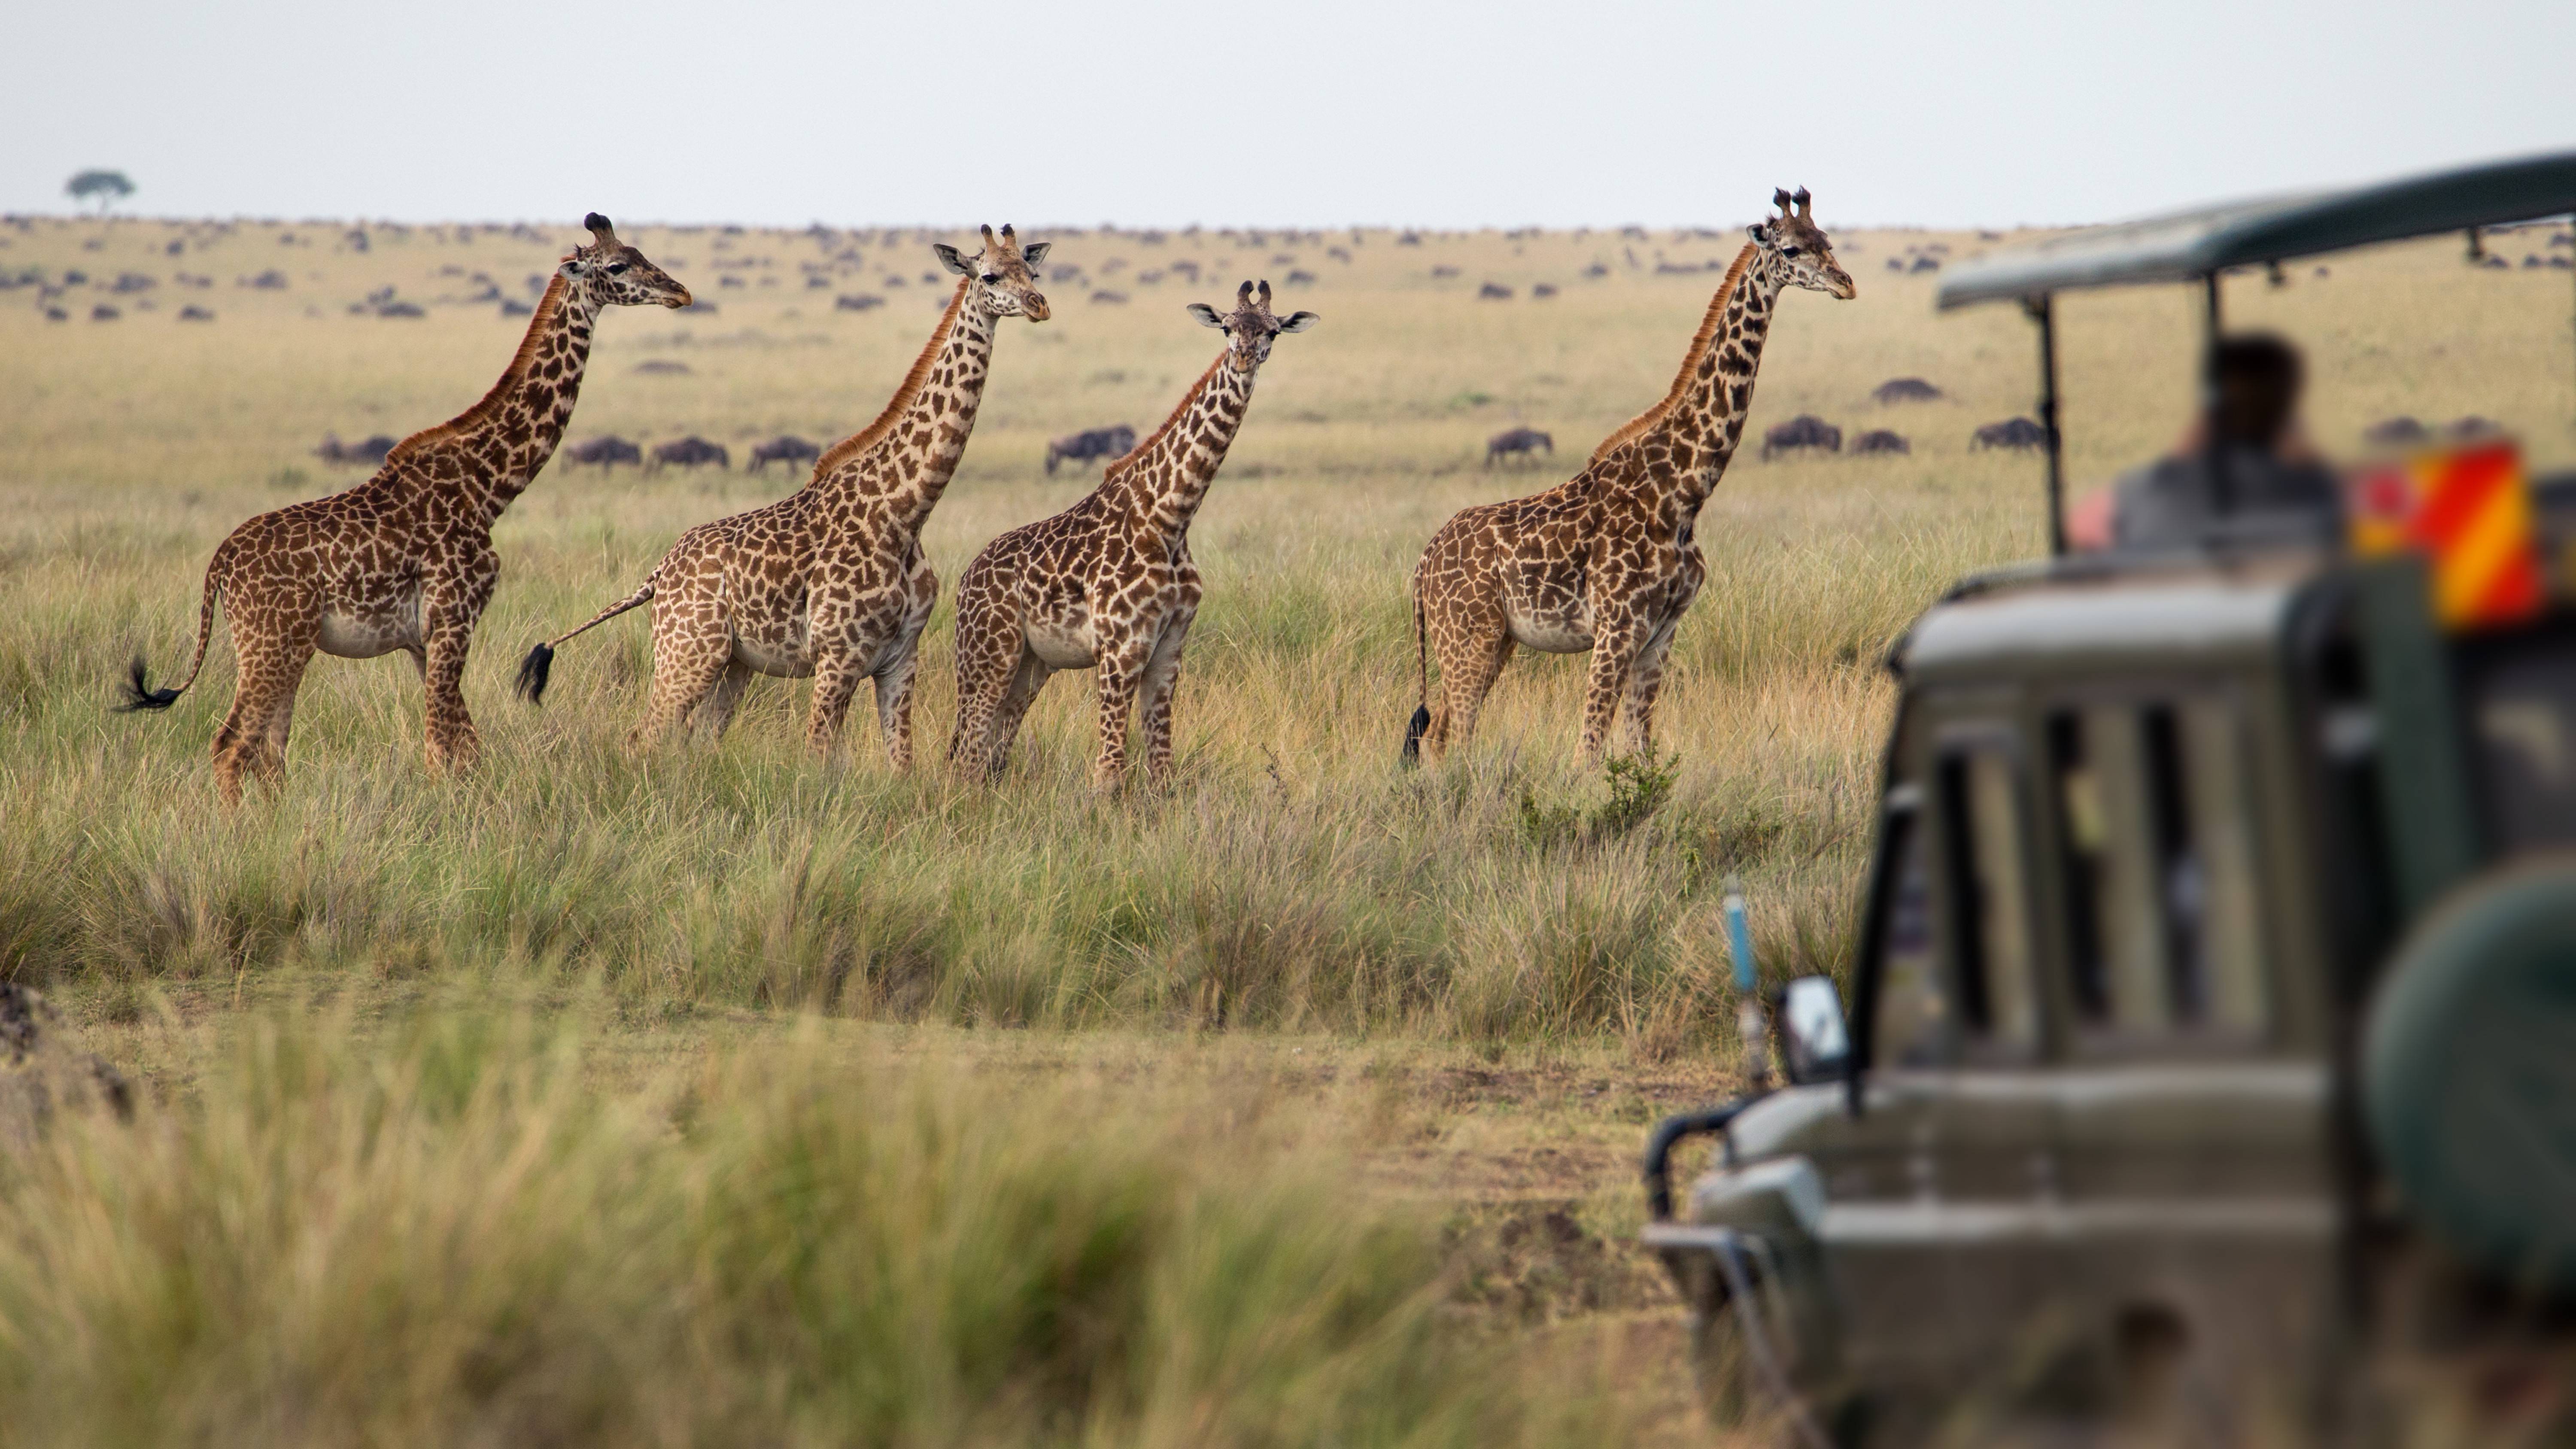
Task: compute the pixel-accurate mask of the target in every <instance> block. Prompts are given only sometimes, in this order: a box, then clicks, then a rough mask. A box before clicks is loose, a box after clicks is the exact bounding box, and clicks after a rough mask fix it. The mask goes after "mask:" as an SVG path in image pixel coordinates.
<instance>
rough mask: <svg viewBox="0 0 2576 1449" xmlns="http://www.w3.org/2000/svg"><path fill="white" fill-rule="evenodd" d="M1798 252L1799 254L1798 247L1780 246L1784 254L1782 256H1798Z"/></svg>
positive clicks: (1781, 253)
mask: <svg viewBox="0 0 2576 1449" xmlns="http://www.w3.org/2000/svg"><path fill="white" fill-rule="evenodd" d="M1797 254H1798V249H1797V248H1796V247H1782V248H1780V255H1782V256H1784V257H1794V256H1796V255H1797Z"/></svg>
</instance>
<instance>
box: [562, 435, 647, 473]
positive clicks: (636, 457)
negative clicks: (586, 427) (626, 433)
mask: <svg viewBox="0 0 2576 1449" xmlns="http://www.w3.org/2000/svg"><path fill="white" fill-rule="evenodd" d="M564 456H565V457H566V458H568V459H570V460H572V461H573V462H575V463H587V464H589V465H590V466H591V467H594V468H599V469H609V468H614V467H616V466H617V465H618V464H620V463H623V464H625V465H626V466H628V467H630V468H636V467H641V466H643V463H644V450H643V449H642V448H639V447H637V446H635V445H634V444H633V443H630V442H628V441H626V440H625V439H624V438H621V437H619V436H617V435H616V434H615V433H604V434H602V435H600V436H599V437H596V438H590V439H587V440H585V441H583V442H578V443H575V444H573V445H572V446H571V447H569V448H566V449H564Z"/></svg>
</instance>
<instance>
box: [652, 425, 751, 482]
mask: <svg viewBox="0 0 2576 1449" xmlns="http://www.w3.org/2000/svg"><path fill="white" fill-rule="evenodd" d="M709 463H713V464H715V465H716V466H717V467H718V468H730V467H732V466H733V454H731V453H728V452H726V451H725V446H724V444H722V443H710V442H708V441H707V440H706V439H704V438H701V437H699V436H698V435H697V434H695V433H691V434H689V435H688V436H687V437H685V438H675V439H673V440H672V441H670V442H667V443H662V444H658V445H656V446H655V447H654V449H653V456H652V458H651V460H650V461H648V462H647V463H645V465H644V471H645V472H647V473H654V472H659V471H660V470H662V469H663V468H666V467H670V468H698V467H703V466H705V465H706V464H709Z"/></svg>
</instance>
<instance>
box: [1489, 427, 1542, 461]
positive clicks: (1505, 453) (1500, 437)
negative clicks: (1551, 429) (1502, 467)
mask: <svg viewBox="0 0 2576 1449" xmlns="http://www.w3.org/2000/svg"><path fill="white" fill-rule="evenodd" d="M1539 452H1545V453H1546V454H1547V455H1548V456H1549V457H1551V458H1553V457H1555V456H1556V439H1554V438H1551V437H1549V436H1548V435H1547V434H1545V433H1542V432H1540V431H1539V430H1538V429H1536V428H1513V429H1511V430H1510V431H1508V432H1501V433H1496V434H1494V435H1493V436H1492V437H1490V438H1487V439H1486V440H1485V466H1486V467H1488V468H1490V467H1492V466H1494V461H1495V460H1496V459H1498V458H1513V457H1527V456H1529V455H1531V454H1534V453H1539Z"/></svg>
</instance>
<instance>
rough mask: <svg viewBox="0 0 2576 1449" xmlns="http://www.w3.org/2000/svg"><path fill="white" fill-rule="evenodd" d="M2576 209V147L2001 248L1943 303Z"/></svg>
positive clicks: (1950, 289) (2179, 271)
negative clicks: (2542, 154) (2573, 150)
mask: <svg viewBox="0 0 2576 1449" xmlns="http://www.w3.org/2000/svg"><path fill="white" fill-rule="evenodd" d="M2569 212H2576V152H2562V153H2559V154H2557V155H2550V156H2533V157H2527V158H2524V159H2522V160H2518V161H2497V162H2491V163H2488V164H2486V165H2481V166H2470V167H2465V168H2462V169H2459V170H2453V171H2443V172H2438V173H2435V174H2433V175H2429V176H2416V177H2410V178H2408V179H2406V180H2402V181H2385V182H2380V183H2377V184H2375V185H2371V186H2362V187H2354V188H2351V189H2348V190H2341V191H2320V192H2310V193H2306V194H2303V195H2297V196H2283V197H2273V198H2270V199H2267V200H2261V201H2239V202H2233V203H2230V204H2228V205H2224V206H2213V207H2204V208H2202V209H2199V210H2196V211H2188V212H2179V213H2176V214H2174V215H2170V216H2161V217H2151V218H2148V219H2146V220H2144V221H2132V222H2123V223H2120V224H2118V225H2115V226H2097V227H2088V228H2086V229H2085V230H2082V231H2078V232H2071V233H2068V234H2067V235H2065V236H2058V237H2051V238H2049V239H2047V240H2046V241H2039V242H2032V243H2028V244H2026V245H2023V246H2017V247H2007V248H2003V249H2001V250H1997V251H1994V252H1990V253H1988V254H1987V255H1985V256H1983V257H1980V258H1978V259H1976V260H1974V261H1970V262H1965V263H1962V264H1961V265H1959V266H1958V267H1956V268H1954V269H1952V271H1951V272H1950V273H1949V275H1948V277H1947V278H1946V279H1945V280H1944V281H1943V282H1942V284H1941V290H1940V297H1939V300H1940V305H1941V307H1942V308H1943V310H1947V309H1949V308H1952V307H1965V306H1969V305H1971V304H1973V303H1977V302H1995V301H2007V300H2012V299H2016V298H2033V297H2041V296H2046V295H2048V294H2049V293H2052V292H2061V291H2068V290H2072V289H2075V288H2081V287H2110V286H2119V285H2122V284H2125V283H2130V282H2180V281H2189V280H2191V279H2193V278H2197V277H2206V276H2209V275H2211V274H2213V273H2216V272H2221V271H2225V270H2226V269H2227V268H2229V267H2236V266H2245V265H2249V264H2260V263H2266V262H2278V261H2287V260H2289V259H2291V258H2293V257H2304V256H2314V255H2316V254H2317V253H2319V252H2333V251H2342V250H2344V249H2345V248H2347V247H2358V246H2368V245H2370V244H2372V243H2374V242H2386V241H2401V240H2404V239H2405V238H2408V237H2417V236H2428V235H2431V234H2433V233H2435V232H2446V231H2466V230H2468V229H2470V228H2472V227H2482V226H2499V225H2502V224H2504V223H2506V222H2513V221H2528V220H2531V219H2533V218H2536V217H2544V216H2557V215H2564V214H2566V213H2569Z"/></svg>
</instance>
